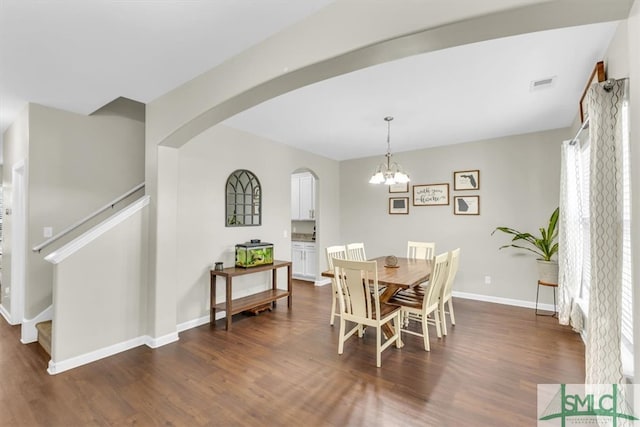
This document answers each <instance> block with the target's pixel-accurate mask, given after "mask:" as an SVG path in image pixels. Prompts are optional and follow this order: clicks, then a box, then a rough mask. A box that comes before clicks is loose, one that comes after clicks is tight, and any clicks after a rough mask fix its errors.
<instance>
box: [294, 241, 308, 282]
mask: <svg viewBox="0 0 640 427" xmlns="http://www.w3.org/2000/svg"><path fill="white" fill-rule="evenodd" d="M291 262H292V263H293V268H292V274H293V275H294V276H304V267H305V266H304V247H303V246H302V245H296V244H293V245H291Z"/></svg>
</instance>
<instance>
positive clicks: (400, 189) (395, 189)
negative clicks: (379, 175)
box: [389, 182, 409, 193]
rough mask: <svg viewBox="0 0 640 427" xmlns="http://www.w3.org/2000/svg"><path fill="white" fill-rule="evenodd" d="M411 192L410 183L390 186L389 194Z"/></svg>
mask: <svg viewBox="0 0 640 427" xmlns="http://www.w3.org/2000/svg"><path fill="white" fill-rule="evenodd" d="M408 192H409V183H408V182H404V183H397V184H391V185H390V186H389V193H408Z"/></svg>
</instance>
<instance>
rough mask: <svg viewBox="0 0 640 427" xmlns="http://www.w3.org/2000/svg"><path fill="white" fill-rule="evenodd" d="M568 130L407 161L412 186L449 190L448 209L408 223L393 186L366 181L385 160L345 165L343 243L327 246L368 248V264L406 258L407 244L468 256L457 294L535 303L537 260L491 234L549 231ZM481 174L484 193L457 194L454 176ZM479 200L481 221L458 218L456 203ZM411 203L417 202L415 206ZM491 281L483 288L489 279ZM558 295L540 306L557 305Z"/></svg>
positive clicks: (420, 154)
mask: <svg viewBox="0 0 640 427" xmlns="http://www.w3.org/2000/svg"><path fill="white" fill-rule="evenodd" d="M568 137H569V129H561V130H556V131H548V132H539V133H532V134H527V135H518V136H511V137H506V138H500V139H494V140H487V141H478V142H472V143H466V144H459V145H453V146H448V147H438V148H431V149H425V150H419V151H412V152H406V153H397V154H395V155H394V160H396V161H397V162H399V163H400V164H401V165H402V166H403V167H404V168H405V169H406V171H407V172H408V173H409V174H410V175H411V185H419V184H437V183H449V185H450V204H449V205H448V206H413V205H412V204H411V205H410V206H409V215H389V214H388V200H389V197H390V196H393V197H396V196H407V197H409V200H410V201H411V189H410V192H409V193H403V194H399V193H394V194H389V193H388V189H387V187H386V186H384V185H382V186H376V185H372V184H368V183H367V181H368V179H369V177H370V175H371V173H372V172H373V169H374V168H375V165H376V164H377V163H379V162H380V161H381V160H382V155H381V156H379V157H375V158H367V159H358V160H352V161H346V162H343V163H342V164H341V167H340V171H341V172H340V173H341V198H340V200H341V223H340V224H341V225H340V228H341V230H342V232H343V233H342V235H341V236H340V239H339V240H337V241H331V242H326V243H327V244H330V245H333V244H340V243H349V242H352V241H363V242H364V243H365V245H366V249H367V256H368V257H377V256H383V255H396V256H404V255H405V254H406V245H407V240H417V241H433V242H435V243H436V252H438V253H440V252H443V251H448V250H451V249H454V248H456V247H460V248H461V254H460V270H459V273H458V276H457V279H456V283H455V287H454V290H455V291H461V292H467V293H473V294H481V295H488V296H494V297H500V298H508V299H516V300H522V301H529V302H530V301H535V298H536V283H537V271H536V263H535V256H534V255H533V254H531V255H528V254H525V253H520V252H518V251H515V250H508V249H504V250H502V251H499V250H498V247H499V246H501V245H503V244H506V243H507V242H508V240H509V239H508V237H507V236H506V235H499V234H496V235H494V236H491V232H492V231H493V230H494V229H495V227H497V226H509V227H512V228H516V229H518V230H522V231H530V232H537V230H538V228H539V227H541V226H546V225H547V223H548V220H549V216H550V215H551V213H552V212H553V210H554V209H555V208H556V207H557V206H558V197H559V182H560V142H561V141H562V140H564V139H567V138H568ZM472 169H478V170H480V189H479V190H478V191H453V172H454V171H461V170H472ZM455 195H479V196H480V215H478V216H459V215H454V214H453V196H455ZM410 203H411V202H410ZM486 275H489V276H491V278H492V283H491V284H490V285H486V284H484V276H486ZM550 296H551V293H548V295H545V296H542V297H541V301H543V302H553V300H552V298H550Z"/></svg>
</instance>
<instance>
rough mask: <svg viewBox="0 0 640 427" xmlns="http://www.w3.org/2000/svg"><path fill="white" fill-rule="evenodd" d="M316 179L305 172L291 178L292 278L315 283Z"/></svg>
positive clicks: (316, 260) (316, 276) (296, 173)
mask: <svg viewBox="0 0 640 427" xmlns="http://www.w3.org/2000/svg"><path fill="white" fill-rule="evenodd" d="M317 182H318V178H317V176H316V174H315V173H313V172H312V171H310V170H309V169H297V170H295V171H294V172H293V173H292V174H291V261H292V262H293V277H294V278H296V279H300V280H305V281H311V282H313V283H314V284H315V283H317V281H318V275H319V269H318V265H319V263H318V259H319V258H318V255H319V251H318V248H317V240H318V229H319V227H318V225H319V224H318V219H319V218H318V215H317V213H318V211H319V209H318V191H317Z"/></svg>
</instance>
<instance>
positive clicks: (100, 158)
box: [3, 104, 144, 319]
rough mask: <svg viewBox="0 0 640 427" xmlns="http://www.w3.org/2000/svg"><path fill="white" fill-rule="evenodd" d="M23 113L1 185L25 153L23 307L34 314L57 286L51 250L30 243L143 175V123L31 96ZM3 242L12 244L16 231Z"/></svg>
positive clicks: (8, 141)
mask: <svg viewBox="0 0 640 427" xmlns="http://www.w3.org/2000/svg"><path fill="white" fill-rule="evenodd" d="M21 118H22V120H19V121H18V122H16V123H15V124H14V125H12V127H11V128H10V129H9V131H8V132H7V134H6V135H5V141H4V158H5V165H6V166H5V171H4V174H3V185H5V188H8V189H10V188H11V168H12V166H13V164H14V163H15V162H16V161H18V160H20V159H26V161H27V180H26V181H27V191H26V193H27V224H28V225H27V267H26V268H27V271H26V289H25V311H24V315H25V318H27V319H30V318H32V317H34V316H35V315H37V314H38V313H39V312H41V311H42V310H43V309H45V308H46V307H47V306H49V305H50V304H51V292H52V291H51V287H52V267H51V265H50V264H49V263H47V262H46V261H44V257H43V255H46V252H45V251H43V253H42V254H38V253H33V252H31V250H30V249H31V248H32V247H33V246H35V245H37V244H39V243H41V242H43V241H44V240H45V238H44V237H43V227H46V226H50V227H53V233H54V234H55V233H57V232H59V231H61V230H62V229H64V228H65V227H67V226H69V225H71V224H73V223H74V222H76V221H78V220H80V219H82V218H83V217H85V216H86V215H88V214H90V213H91V212H93V211H95V210H96V209H98V208H99V207H101V206H103V205H104V204H106V203H107V202H109V201H111V200H113V199H115V198H116V197H118V196H120V195H121V194H123V193H124V192H126V191H127V190H129V189H131V188H132V187H134V186H135V185H137V184H139V183H141V182H142V181H143V180H144V123H143V122H140V121H138V120H134V119H129V118H125V117H120V116H117V115H97V116H88V117H87V116H82V115H79V114H75V113H70V112H66V111H62V110H57V109H53V108H48V107H44V106H41V105H37V104H30V105H29V108H28V115H25V116H24V117H21ZM25 123H26V126H25V125H24V124H25ZM14 128H15V130H14ZM8 193H9V194H7V196H8V197H11V195H10V190H9V191H8ZM9 200H10V199H9ZM7 219H8V221H7V223H6V224H5V226H6V227H7V228H9V227H10V226H11V224H10V217H9V218H7ZM3 245H4V249H5V250H7V251H8V249H9V248H10V236H9V239H7V240H5V241H4V242H3ZM5 267H6V268H5V269H4V271H3V272H7V271H8V270H10V260H7V262H5ZM8 275H9V277H10V271H8Z"/></svg>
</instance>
